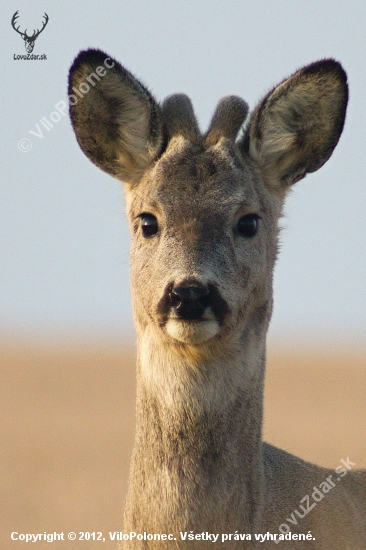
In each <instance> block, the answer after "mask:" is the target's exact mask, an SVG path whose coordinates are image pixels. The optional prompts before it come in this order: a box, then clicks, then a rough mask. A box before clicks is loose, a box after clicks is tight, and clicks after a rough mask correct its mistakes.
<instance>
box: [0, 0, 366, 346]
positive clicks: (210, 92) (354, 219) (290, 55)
mask: <svg viewBox="0 0 366 550" xmlns="http://www.w3.org/2000/svg"><path fill="white" fill-rule="evenodd" d="M17 10H18V11H19V18H18V23H17V24H19V25H20V27H21V30H23V29H24V28H27V29H28V32H29V33H31V32H32V30H33V29H37V28H40V25H41V22H42V17H43V14H44V12H46V13H47V14H48V16H49V22H48V25H47V26H46V28H45V29H44V31H43V33H41V34H40V35H39V37H38V39H37V41H36V43H35V48H34V52H33V53H34V54H46V55H47V60H42V61H36V60H33V61H32V60H27V61H26V60H14V54H16V55H18V54H25V48H24V42H23V41H22V39H21V37H20V36H19V34H17V33H16V32H15V31H14V29H13V28H12V27H11V24H10V21H11V18H12V16H13V14H14V13H15V12H16V11H17ZM1 11H2V48H1V53H0V55H1V60H2V70H3V74H2V78H1V85H0V90H1V95H0V97H1V104H2V116H1V122H0V124H1V126H2V131H1V141H2V143H1V151H2V162H1V171H2V178H1V187H0V209H1V212H0V241H1V242H0V330H1V334H2V335H3V336H6V335H7V334H11V335H14V334H16V335H20V336H21V335H23V334H24V335H27V334H28V335H29V334H31V335H34V336H37V337H41V336H42V335H46V336H47V335H54V336H62V337H65V336H66V337H67V335H69V334H70V335H71V336H75V335H80V337H82V336H88V335H90V336H93V335H99V336H104V337H108V338H112V339H114V338H117V339H118V338H122V337H128V336H129V335H132V334H133V324H132V316H131V306H130V298H129V270H128V251H129V234H128V229H127V224H126V222H125V220H124V202H123V194H122V188H121V184H119V183H118V182H117V181H116V180H114V179H112V178H111V177H109V176H107V175H106V174H104V173H102V172H101V171H99V170H98V169H97V168H95V167H94V166H93V165H92V164H91V163H90V162H89V161H88V160H87V159H86V157H85V156H84V155H83V153H82V152H81V151H80V149H79V147H78V145H77V143H76V140H75V137H74V134H73V132H72V129H71V125H70V122H69V120H68V117H67V116H64V117H61V119H60V120H59V121H58V122H55V123H54V124H53V128H51V129H49V130H47V129H46V128H45V127H44V126H42V125H41V123H40V121H41V120H44V119H43V117H45V118H46V119H48V120H49V116H50V114H51V113H52V112H53V111H55V105H56V104H58V103H59V102H60V101H65V100H66V85H67V74H68V70H69V67H70V65H71V63H72V60H73V58H74V57H75V56H76V55H77V53H78V52H79V51H80V50H82V49H86V48H88V47H95V48H101V49H103V50H105V51H106V52H107V53H108V54H110V55H111V56H112V57H114V58H116V59H118V60H119V61H120V62H121V63H122V64H123V65H125V66H126V67H127V68H128V69H129V70H130V71H131V72H132V73H133V74H134V75H135V76H137V77H138V78H140V79H141V80H142V82H144V84H145V85H147V87H148V88H149V89H150V90H151V91H152V93H153V94H154V95H155V97H156V98H157V99H158V100H163V99H164V97H165V96H167V95H169V94H171V93H176V92H184V93H187V94H188V95H189V96H190V97H191V99H192V101H193V104H194V108H195V111H196V114H197V116H198V118H199V120H200V124H201V127H202V129H205V128H206V127H207V125H208V123H209V120H210V116H211V114H212V112H213V110H214V108H215V105H216V103H217V102H218V100H219V99H220V98H221V97H222V96H224V95H228V94H236V95H239V96H241V97H243V98H244V99H245V100H246V101H247V102H248V103H249V105H250V107H251V108H254V107H255V105H256V103H257V101H258V100H259V99H260V98H261V96H262V95H263V94H264V93H265V92H266V91H267V90H268V89H269V88H271V87H272V86H273V85H275V84H277V83H278V82H280V81H281V80H282V79H283V78H284V77H286V76H289V75H290V74H291V73H293V72H294V71H295V70H296V69H298V68H300V67H301V66H303V65H306V64H308V63H310V62H312V61H315V60H318V59H321V58H324V57H333V58H335V59H337V60H339V61H341V63H342V64H343V66H344V68H345V69H346V71H347V73H348V77H349V86H350V103H349V109H348V115H347V120H346V125H345V129H344V132H343V135H342V137H341V140H340V142H339V144H338V146H337V148H336V150H335V152H334V154H333V156H332V157H331V159H330V160H329V161H328V163H327V164H326V165H325V166H324V167H323V168H322V169H320V170H319V171H318V172H316V173H315V174H312V175H308V176H307V177H306V179H305V180H303V181H302V182H300V183H298V184H297V185H296V187H295V188H294V190H293V192H292V194H291V196H290V197H289V199H288V201H287V206H286V217H285V218H284V220H283V221H282V225H283V227H284V230H283V231H282V237H281V240H282V246H281V253H280V256H279V259H278V262H277V267H276V271H275V284H274V297H275V309H274V315H273V319H272V325H271V334H272V335H273V337H277V336H281V338H282V337H285V338H289V339H290V338H296V337H299V336H300V335H304V336H305V338H309V341H311V339H312V338H314V339H318V340H319V339H324V338H326V339H328V340H329V339H339V338H349V339H351V340H352V339H361V340H362V339H363V338H364V337H365V335H366V313H365V311H366V292H365V280H366V261H365V250H366V223H365V220H366V215H365V212H366V185H365V173H366V155H365V143H366V138H365V128H366V101H365V82H366V69H365V67H366V65H365V59H366V2H364V0H358V1H355V0H353V1H352V0H349V1H348V2H345V1H340V0H323V1H322V2H319V1H318V0H317V1H315V0H308V1H307V2H304V1H303V0H262V1H261V2H246V1H243V0H225V1H220V0H212V1H209V0H200V1H198V0H196V1H193V0H184V1H183V0H178V1H176V0H175V1H172V0H157V1H151V0H124V1H121V2H116V1H111V0H105V1H104V2H103V3H101V2H96V1H95V0H88V1H86V0H82V1H79V2H77V3H76V2H71V1H69V0H68V1H64V2H62V3H61V2H60V3H56V2H42V1H41V2H37V3H32V6H31V7H30V6H29V2H26V1H25V0H16V2H12V1H9V0H5V1H4V2H2V9H1ZM37 124H38V127H37ZM39 129H41V130H42V132H41V133H42V134H43V137H37V135H34V134H39V135H40V132H39ZM30 131H31V132H33V134H32V133H29V132H30ZM24 138H27V139H30V141H31V145H32V148H31V150H29V151H28V152H23V151H21V150H20V149H19V148H18V143H19V142H20V140H23V139H24ZM22 143H24V142H22ZM25 143H28V142H25Z"/></svg>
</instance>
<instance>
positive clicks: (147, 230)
mask: <svg viewBox="0 0 366 550" xmlns="http://www.w3.org/2000/svg"><path fill="white" fill-rule="evenodd" d="M140 218H141V230H142V234H143V236H144V237H145V238H149V237H152V236H153V235H155V234H156V233H157V232H158V229H159V225H158V220H157V219H156V217H155V216H154V215H153V214H145V213H144V214H141V216H140Z"/></svg>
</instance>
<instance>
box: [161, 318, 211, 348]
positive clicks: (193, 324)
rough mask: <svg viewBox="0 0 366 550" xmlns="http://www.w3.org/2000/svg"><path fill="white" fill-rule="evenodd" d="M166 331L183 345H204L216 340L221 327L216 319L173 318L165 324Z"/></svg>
mask: <svg viewBox="0 0 366 550" xmlns="http://www.w3.org/2000/svg"><path fill="white" fill-rule="evenodd" d="M164 328H165V331H166V332H167V334H168V335H169V336H171V337H172V338H174V340H178V342H181V343H183V344H191V345H196V344H202V343H203V342H206V341H207V340H211V338H214V337H215V336H216V335H217V334H218V332H219V330H220V326H219V324H218V322H217V321H216V319H207V318H201V319H182V318H179V317H171V318H169V319H168V321H167V322H166V324H165V327H164Z"/></svg>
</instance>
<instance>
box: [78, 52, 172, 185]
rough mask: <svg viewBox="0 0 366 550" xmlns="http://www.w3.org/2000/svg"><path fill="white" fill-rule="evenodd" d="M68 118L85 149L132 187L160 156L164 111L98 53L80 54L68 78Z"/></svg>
mask: <svg viewBox="0 0 366 550" xmlns="http://www.w3.org/2000/svg"><path fill="white" fill-rule="evenodd" d="M69 103H70V117H71V122H72V125H73V128H74V131H75V134H76V138H77V140H78V143H79V145H80V147H81V149H82V150H83V151H84V153H85V154H86V156H87V157H88V158H89V159H90V160H91V161H92V162H93V163H94V164H96V165H97V166H98V167H99V168H101V169H102V170H104V171H105V172H108V174H111V175H112V176H114V177H116V178H118V179H120V180H122V181H125V182H127V183H131V184H134V183H136V182H138V181H139V179H140V178H141V176H142V174H143V173H144V171H145V170H146V169H147V168H148V167H149V166H150V165H151V164H152V162H153V161H154V160H155V159H156V158H157V157H158V156H159V154H160V153H161V151H162V147H163V142H164V131H163V123H162V116H161V111H160V107H159V105H158V104H157V102H156V101H155V99H154V98H153V97H152V95H151V94H150V92H149V91H148V90H147V89H146V88H145V87H144V86H143V85H142V84H141V83H140V82H139V81H138V80H137V79H136V78H134V77H133V76H132V75H131V74H130V73H129V72H128V71H127V70H126V69H124V68H123V67H122V66H121V65H120V64H119V63H118V62H117V61H115V60H113V59H112V58H110V57H108V55H107V54H105V53H104V52H102V51H100V50H87V51H83V52H81V53H80V54H79V55H78V56H77V57H76V59H75V61H74V63H73V65H72V67H71V69H70V74H69Z"/></svg>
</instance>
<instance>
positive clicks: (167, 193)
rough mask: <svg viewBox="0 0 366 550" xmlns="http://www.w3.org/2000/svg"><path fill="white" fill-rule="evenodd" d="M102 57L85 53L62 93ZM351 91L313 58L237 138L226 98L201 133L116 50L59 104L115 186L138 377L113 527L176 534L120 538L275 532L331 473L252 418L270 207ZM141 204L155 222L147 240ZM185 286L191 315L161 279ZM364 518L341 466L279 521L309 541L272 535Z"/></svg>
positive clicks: (331, 540)
mask: <svg viewBox="0 0 366 550" xmlns="http://www.w3.org/2000/svg"><path fill="white" fill-rule="evenodd" d="M105 57H107V56H106V54H103V52H100V51H94V50H89V51H87V52H82V53H81V54H80V55H79V56H78V58H77V59H76V60H75V62H74V65H73V66H72V68H71V71H70V88H69V89H70V92H69V93H72V89H73V87H78V86H79V85H80V84H81V82H82V81H83V79H85V78H86V77H87V75H88V72H91V71H95V70H96V68H97V65H100V64H102V63H103V59H104V58H105ZM347 97H348V88H347V79H346V75H345V72H344V71H343V69H342V67H341V66H340V64H339V63H337V62H335V61H333V60H324V61H320V62H318V63H314V64H312V65H309V66H308V67H305V68H304V69H301V70H300V71H298V72H297V73H295V74H294V75H293V76H292V77H290V78H289V79H286V80H285V81H284V82H282V83H281V84H280V85H279V86H277V87H276V88H274V89H273V90H272V91H271V92H270V93H269V94H267V96H266V97H265V98H264V99H263V100H262V101H261V102H260V103H259V105H258V107H257V108H256V109H255V111H254V113H253V115H252V116H251V118H250V121H249V123H248V124H247V127H246V129H245V132H244V135H243V137H242V138H240V139H239V141H236V139H237V136H238V133H239V131H240V129H241V127H242V124H243V122H244V119H245V117H246V114H247V107H246V104H245V102H243V101H242V100H241V99H239V98H236V97H229V98H225V99H224V100H222V101H221V103H220V104H219V106H218V108H217V111H216V113H215V114H214V116H213V119H212V122H211V125H210V127H209V130H208V132H207V133H206V134H204V135H202V134H201V133H200V130H199V128H198V124H197V121H196V119H195V116H194V112H193V108H192V105H191V102H190V100H189V99H188V98H187V97H186V96H184V95H178V96H171V97H170V98H168V100H166V101H165V102H164V103H163V105H162V107H160V106H159V105H158V103H156V101H155V100H154V99H153V98H152V96H151V94H150V93H149V92H148V91H147V90H146V88H145V87H144V86H142V84H141V83H139V82H138V81H137V80H136V79H135V78H134V77H133V76H132V75H131V74H130V73H128V72H127V71H126V70H125V69H123V68H122V67H121V66H120V65H119V64H118V63H115V66H114V67H113V68H111V69H110V70H109V71H107V74H106V75H105V76H103V78H101V79H100V81H99V82H98V83H97V84H96V85H95V86H94V87H93V88H91V89H90V91H89V92H88V93H87V94H85V97H83V98H82V99H80V100H79V101H78V102H77V103H76V104H75V105H74V106H71V107H70V114H71V120H72V123H73V126H74V129H75V133H76V136H77V139H78V142H79V144H80V146H81V148H82V149H83V151H84V152H85V153H86V154H87V156H88V157H89V158H90V159H91V160H92V161H93V162H94V163H95V164H97V165H98V166H99V167H100V168H102V169H103V170H105V171H107V172H109V173H110V174H111V175H113V176H115V177H118V178H119V179H121V180H123V181H124V182H125V183H126V198H127V216H128V219H129V221H130V225H131V233H132V239H133V241H132V249H131V265H132V293H133V308H134V317H135V323H136V328H137V336H138V362H137V388H138V390H137V432H136V441H135V448H134V452H133V457H132V462H131V474H130V488H129V494H128V501H127V507H126V512H125V527H124V532H125V533H128V532H129V531H135V532H136V533H144V532H146V533H150V534H152V533H173V534H174V537H176V540H175V541H165V542H164V541H158V542H154V541H149V542H147V541H143V540H141V541H138V540H136V539H135V540H134V541H131V542H127V541H126V542H124V543H123V544H122V545H121V549H122V548H151V549H153V548H160V549H165V548H181V549H184V548H206V547H207V548H210V547H211V545H212V542H205V541H202V540H201V541H199V542H198V541H187V540H186V541H182V540H181V539H180V535H179V533H180V532H185V531H187V532H190V531H193V532H194V533H197V534H200V533H202V532H206V531H207V532H209V533H219V534H220V537H221V534H222V533H226V534H227V533H232V534H234V533H235V532H236V531H237V532H238V533H242V534H243V533H250V534H252V537H253V539H254V533H262V534H265V533H266V532H267V531H270V532H271V533H277V534H278V533H279V532H280V530H281V529H280V526H281V525H282V526H283V524H286V522H287V523H288V522H289V520H288V519H287V518H289V517H290V518H291V517H292V516H291V514H293V513H294V510H295V509H299V504H300V503H301V499H303V498H304V497H306V495H309V494H311V493H312V492H313V491H314V487H315V486H317V487H318V486H319V485H320V484H321V483H322V482H324V481H325V480H326V478H327V477H329V476H330V475H333V476H335V474H334V472H332V471H331V470H326V469H324V468H320V467H317V466H315V465H312V464H309V463H307V462H304V461H302V460H300V459H298V458H296V457H294V456H291V455H289V454H287V453H286V452H284V451H281V450H279V449H276V448H274V447H272V446H270V445H267V444H266V443H263V442H262V438H261V428H262V410H263V381H264V369H265V340H266V333H267V329H268V323H269V320H270V316H271V309H272V274H273V267H274V263H275V259H276V251H277V234H278V219H279V217H280V215H281V210H282V205H283V200H284V197H285V194H286V191H287V189H288V186H289V184H292V183H294V182H296V181H297V180H299V179H301V178H302V177H304V176H305V174H306V173H307V172H312V171H315V170H317V169H318V168H319V167H320V166H322V165H323V164H324V163H325V162H326V160H327V159H328V158H329V157H330V155H331V153H332V151H333V149H334V147H335V146H336V144H337V142H338V139H339V137H340V134H341V132H342V128H343V123H344V118H345V111H346V105H347ZM147 214H148V215H149V218H148V219H149V220H150V219H151V217H152V216H154V218H153V219H155V220H156V223H157V225H156V231H155V233H154V234H153V235H152V236H150V237H148V238H146V237H144V236H143V234H142V226H141V223H142V222H141V220H142V219H145V218H144V217H146V215H147ZM248 215H249V217H253V215H255V216H256V219H257V222H258V232H257V233H256V234H255V235H253V236H252V237H250V238H249V237H248V236H243V235H242V234H240V231H239V225H238V222H239V220H242V219H243V217H246V216H248ZM192 281H193V283H192ZM188 284H191V285H192V284H194V285H198V286H199V287H200V288H201V287H202V288H207V289H209V290H210V293H209V296H210V300H211V301H210V304H209V306H205V309H204V313H203V314H202V318H199V319H198V320H196V318H194V319H193V318H188V319H186V318H183V319H182V318H180V317H177V316H176V314H174V313H173V311H174V310H173V308H172V305H171V303H172V302H171V301H172V289H176V288H186V287H187V285H188ZM184 285H185V286H184ZM173 287H174V288H173ZM195 288H197V286H196V287H195ZM365 516H366V473H365V472H348V473H347V475H346V476H345V477H344V479H342V480H341V481H340V482H339V483H338V484H336V486H335V488H334V489H333V490H332V491H330V492H329V494H326V495H325V496H324V498H323V499H322V500H321V502H319V504H318V505H317V506H316V507H314V509H312V510H311V511H310V512H309V513H308V514H306V515H305V514H304V517H303V518H300V517H299V516H298V515H297V516H295V518H297V519H298V521H297V522H294V521H293V522H290V527H291V531H292V532H294V533H305V534H306V533H308V531H309V530H310V531H311V533H312V535H313V537H314V540H311V541H305V542H296V541H292V542H286V543H281V545H285V544H286V546H287V548H296V549H297V548H299V549H300V548H301V549H302V548H304V549H305V548H306V549H308V550H310V549H319V550H330V549H332V550H345V549H347V548H348V549H352V550H362V549H363V550H364V549H365V548H366V527H365ZM279 529H280V530H279ZM282 529H283V527H282ZM220 543H221V538H219V541H218V543H217V544H218V545H219V547H220ZM255 545H256V543H255V541H253V540H252V541H251V542H250V541H236V540H231V541H227V542H225V543H223V546H224V547H225V548H228V549H233V548H241V549H245V548H252V547H254V546H255ZM259 545H260V546H261V547H262V548H275V547H276V545H275V543H274V542H272V541H266V542H263V543H260V544H259ZM280 547H281V546H280Z"/></svg>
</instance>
